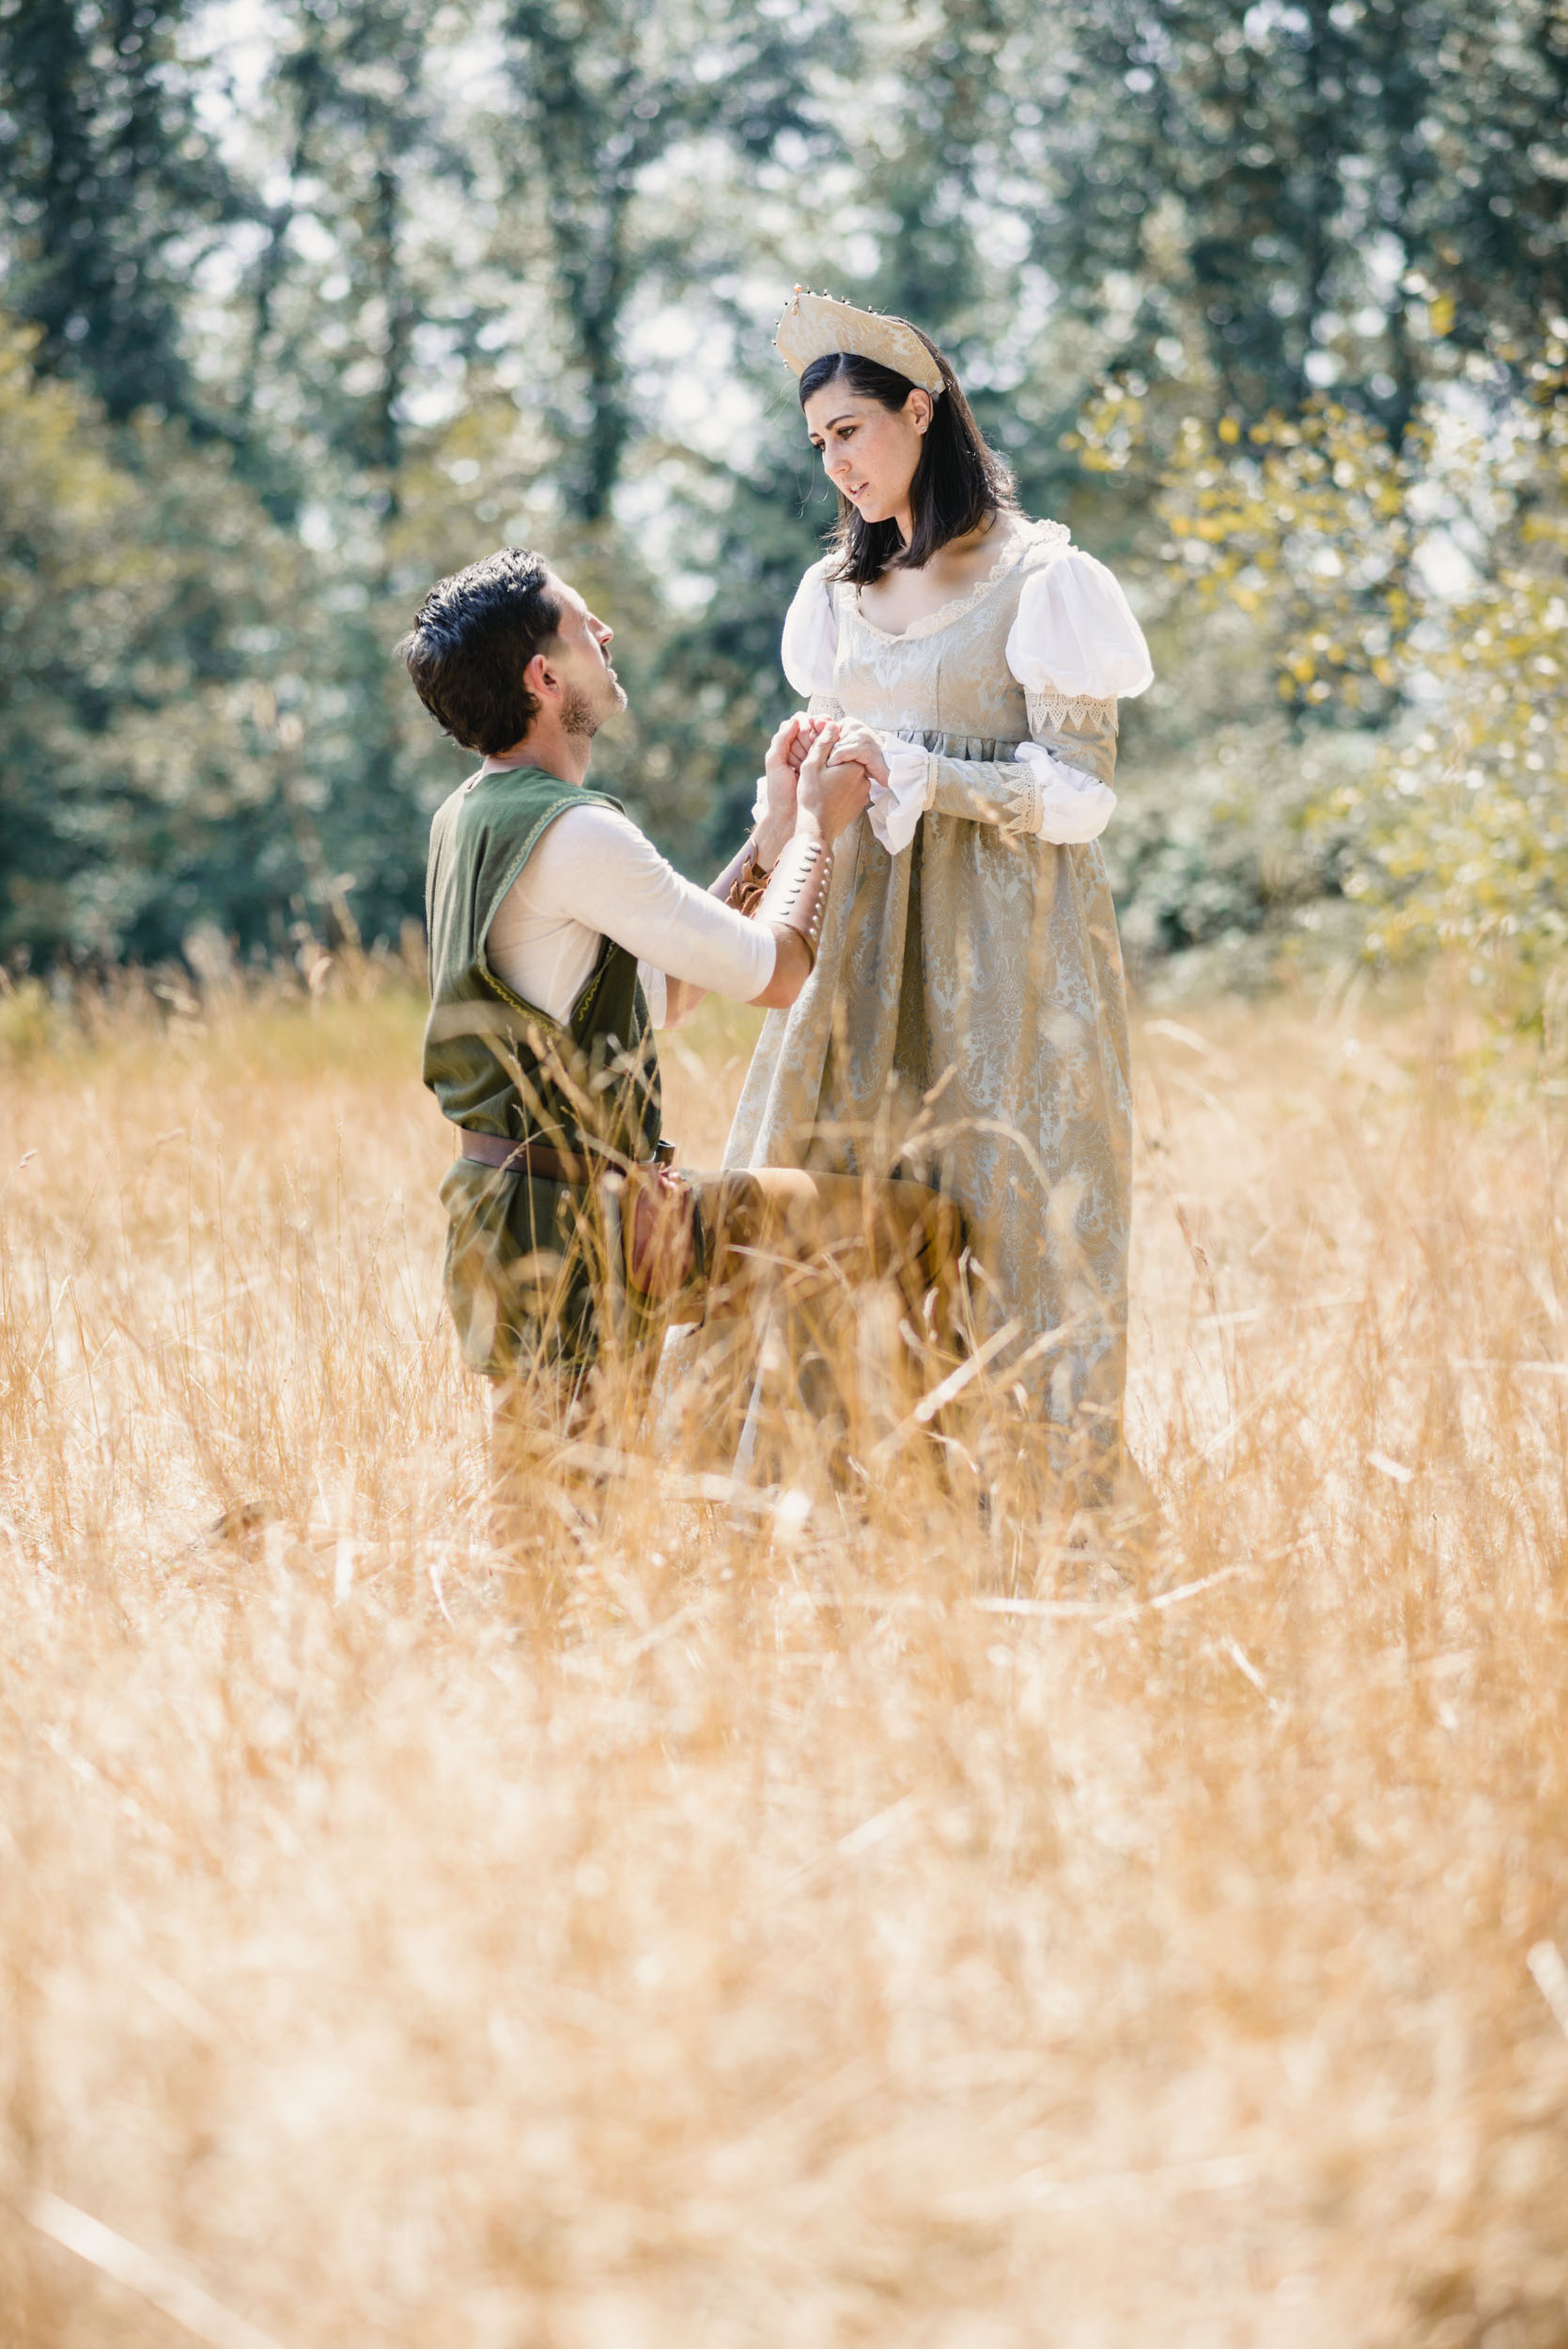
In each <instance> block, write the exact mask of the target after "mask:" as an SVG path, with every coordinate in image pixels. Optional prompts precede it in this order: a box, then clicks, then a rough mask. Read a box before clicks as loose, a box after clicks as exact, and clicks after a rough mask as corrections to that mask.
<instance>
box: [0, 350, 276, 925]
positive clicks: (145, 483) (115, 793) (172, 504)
mask: <svg viewBox="0 0 1568 2349" xmlns="http://www.w3.org/2000/svg"><path fill="white" fill-rule="evenodd" d="M38 342H39V335H38V331H37V329H25V330H19V329H18V328H17V327H15V326H14V324H12V323H11V322H10V321H8V320H6V319H4V318H3V317H0V771H3V773H4V786H5V787H4V789H3V791H0V955H14V954H15V953H16V952H17V951H18V950H19V949H24V950H26V951H27V952H28V953H29V954H31V955H32V956H33V957H35V958H40V959H41V958H45V957H52V956H54V955H62V954H63V955H65V956H67V957H70V958H73V959H83V958H102V957H115V956H119V955H126V954H133V955H140V956H157V955H167V954H170V953H174V952H177V951H178V950H179V943H180V941H181V939H182V938H183V936H184V934H185V932H186V930H187V929H188V928H189V927H190V926H192V924H193V923H194V922H195V921H196V920H197V919H198V918H201V917H206V918H209V919H216V920H217V921H219V922H220V923H222V924H223V925H224V926H225V927H229V928H232V929H233V930H234V931H235V932H236V933H237V934H239V935H240V936H241V938H244V939H256V938H257V937H259V938H260V939H262V940H264V941H269V928H268V916H269V911H270V910H271V912H272V915H273V927H272V932H271V937H270V941H269V942H271V943H272V944H274V945H278V946H281V945H283V944H284V943H285V942H286V938H285V933H284V930H283V927H282V923H281V920H279V919H278V918H277V916H278V910H279V909H280V908H287V905H288V903H289V902H290V900H291V899H297V898H299V897H300V896H301V894H302V893H303V890H304V888H305V885H306V871H305V862H304V854H303V851H304V850H305V849H307V848H309V847H310V845H311V843H310V841H309V838H308V835H307V836H306V837H305V838H304V839H303V840H302V836H301V834H300V832H298V831H297V830H296V829H295V828H294V827H292V826H290V824H289V823H288V822H287V820H284V821H282V822H279V821H278V820H277V819H278V816H279V814H280V812H281V810H280V803H279V801H278V798H277V758H276V754H277V739H276V736H277V710H276V705H275V703H274V702H273V700H272V698H271V696H270V694H269V693H267V692H265V691H263V690H261V689H258V688H257V686H256V684H255V683H254V682H253V681H252V679H253V675H254V672H255V669H256V665H257V655H258V653H260V652H261V650H262V648H263V646H266V647H268V648H269V649H272V648H274V647H278V648H281V647H283V646H287V643H288V641H289V639H290V637H291V636H292V634H293V631H294V629H295V627H296V625H297V622H296V616H295V615H296V613H297V608H298V590H299V585H300V575H301V568H302V566H301V561H300V553H299V550H298V549H297V548H296V547H294V546H292V545H291V544H290V543H289V542H288V541H287V539H285V538H283V537H281V536H280V535H278V534H276V533H274V532H272V531H270V530H269V529H268V527H267V525H266V523H265V521H264V518H263V517H262V516H261V515H260V514H259V513H258V512H257V510H256V507H255V506H254V505H253V503H252V502H251V500H250V498H249V497H248V495H247V494H246V492H245V491H244V490H243V489H242V487H241V486H240V485H239V484H238V483H237V482H236V481H235V479H234V478H233V473H232V467H231V465H230V461H229V459H228V457H227V454H226V452H225V451H223V450H222V449H220V448H215V447H212V446H210V445H209V446H207V447H205V448H202V447H194V446H192V445H191V444H190V443H189V441H188V440H187V439H186V438H185V437H184V436H182V435H180V434H179V433H177V432H175V431H173V430H171V429H170V428H167V427H160V426H159V425H158V424H157V423H156V422H155V421H153V420H152V419H150V418H143V419H140V420H138V422H137V423H136V424H135V425H134V426H133V427H132V428H131V429H130V459H131V461H126V460H125V450H126V446H127V439H126V435H125V434H124V433H118V432H116V431H115V430H114V429H113V428H111V427H110V426H109V424H108V422H107V420H106V418H105V416H104V414H103V412H102V411H101V409H100V408H99V407H98V405H97V403H95V402H94V401H93V400H91V399H90V398H89V397H88V396H87V395H86V394H85V392H83V391H82V390H80V389H79V388H78V387H77V386H75V385H71V384H64V383H60V382H57V381H50V380H49V379H48V378H39V377H38V376H37V375H35V373H34V370H33V366H32V357H33V353H34V351H35V350H36V348H37V346H38ZM286 665H287V663H286Z"/></svg>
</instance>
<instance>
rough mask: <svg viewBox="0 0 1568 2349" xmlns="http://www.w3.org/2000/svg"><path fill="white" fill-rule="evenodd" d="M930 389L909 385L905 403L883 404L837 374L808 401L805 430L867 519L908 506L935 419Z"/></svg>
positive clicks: (905, 510) (834, 482)
mask: <svg viewBox="0 0 1568 2349" xmlns="http://www.w3.org/2000/svg"><path fill="white" fill-rule="evenodd" d="M931 405H932V402H931V395H930V393H929V392H923V391H921V390H919V389H918V388H917V389H915V390H913V391H911V392H910V394H909V397H908V399H907V400H906V401H905V402H904V405H903V407H902V408H884V407H883V406H882V403H881V401H880V400H877V399H868V398H867V397H866V396H865V394H864V393H863V392H857V391H855V390H853V389H852V388H851V386H850V383H849V380H848V378H847V377H846V376H842V375H841V376H839V377H837V378H836V379H835V381H833V382H831V383H825V384H824V385H823V386H822V389H821V390H820V391H819V392H813V394H812V396H811V397H810V398H809V399H808V400H807V402H806V430H807V431H808V432H809V433H810V434H811V444H812V446H813V448H819V449H820V450H821V451H822V467H823V471H824V472H825V473H826V474H827V476H828V478H829V480H830V481H831V483H832V485H833V487H834V489H835V490H842V491H843V493H844V495H845V496H846V498H847V499H848V500H849V503H850V504H851V506H855V507H856V508H857V509H858V510H859V513H860V517H861V520H862V521H866V522H885V521H892V520H893V516H894V515H898V514H907V513H908V509H909V485H910V483H911V482H912V481H913V480H914V477H915V468H916V466H917V465H918V464H919V463H920V452H921V444H922V443H923V442H924V438H925V433H926V428H927V427H928V426H929V424H930V422H931Z"/></svg>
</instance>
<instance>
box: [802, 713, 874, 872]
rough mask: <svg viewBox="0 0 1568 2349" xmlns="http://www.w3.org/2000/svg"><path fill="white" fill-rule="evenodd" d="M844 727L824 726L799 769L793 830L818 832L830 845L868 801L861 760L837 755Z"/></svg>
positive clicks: (868, 789)
mask: <svg viewBox="0 0 1568 2349" xmlns="http://www.w3.org/2000/svg"><path fill="white" fill-rule="evenodd" d="M846 730H847V729H841V728H840V727H838V726H836V725H825V726H824V727H823V728H822V730H821V732H820V733H819V734H818V735H817V738H816V739H815V742H814V743H813V744H812V746H811V748H810V750H809V751H808V752H807V753H806V755H805V758H804V760H803V762H802V764H801V768H800V787H799V791H798V794H797V801H796V809H797V812H796V817H795V830H796V832H797V833H799V832H802V831H815V832H820V833H821V835H822V837H823V839H824V840H826V841H827V842H828V843H829V844H830V846H831V843H832V842H833V841H835V840H836V839H837V838H838V836H839V834H840V832H844V831H845V830H846V828H847V827H848V826H849V825H850V824H852V823H853V822H854V820H855V818H856V817H857V816H861V815H863V814H864V812H865V810H866V809H867V808H868V807H869V806H870V804H871V779H870V776H869V775H868V773H867V771H866V768H865V764H864V762H863V760H862V759H861V758H859V757H856V756H853V755H852V756H850V757H849V758H844V757H843V756H842V755H841V750H842V737H843V733H844V732H845V731H846ZM862 731H863V729H862ZM878 756H880V753H879V752H878Z"/></svg>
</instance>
